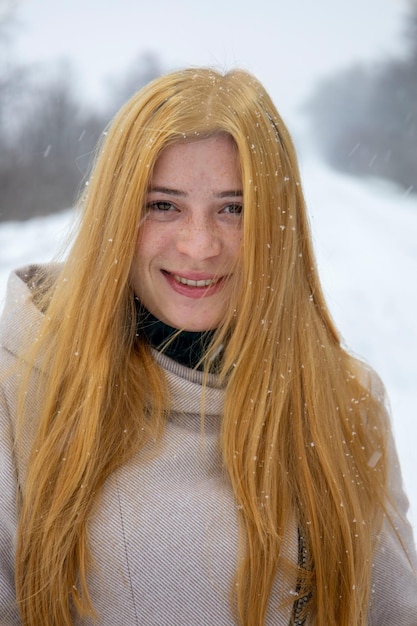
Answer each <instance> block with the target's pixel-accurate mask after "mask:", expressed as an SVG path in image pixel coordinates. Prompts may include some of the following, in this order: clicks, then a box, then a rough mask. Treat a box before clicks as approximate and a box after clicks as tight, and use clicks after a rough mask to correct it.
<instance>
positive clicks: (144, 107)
mask: <svg viewBox="0 0 417 626" xmlns="http://www.w3.org/2000/svg"><path fill="white" fill-rule="evenodd" d="M218 132H223V133H228V134H229V135H230V136H231V137H232V138H233V140H234V142H235V144H236V147H237V151H238V155H239V161H240V168H241V174H242V184H243V195H244V213H243V232H242V250H241V255H240V258H239V272H238V274H239V279H238V282H237V283H236V286H235V287H236V288H235V295H234V297H233V298H232V299H231V302H230V307H229V310H228V312H227V314H226V315H225V319H224V322H223V323H222V325H221V327H220V328H219V329H218V330H217V334H216V337H215V339H214V342H213V345H212V347H211V351H214V350H216V349H217V347H218V345H219V344H220V343H224V344H225V345H226V348H225V352H224V358H223V362H222V371H221V372H220V377H221V378H222V380H223V381H224V383H225V408H224V418H223V425H222V432H221V446H222V451H223V460H224V464H225V467H226V468H227V471H228V474H229V477H230V481H231V484H232V487H233V490H234V493H235V498H236V501H237V503H238V505H239V511H240V530H241V544H242V550H243V558H242V559H241V560H240V565H239V569H238V571H237V572H236V583H237V584H236V590H237V591H236V598H235V602H236V607H237V615H238V618H239V621H240V623H241V624H242V625H243V626H261V625H262V624H264V622H265V615H266V609H267V606H268V599H269V597H270V593H271V587H272V584H273V581H274V578H275V577H276V574H277V570H278V568H279V567H280V566H282V567H285V563H284V559H283V558H281V549H282V544H283V539H284V537H285V533H286V530H287V529H288V527H289V525H290V522H291V520H292V519H294V517H295V518H296V520H297V524H298V527H299V529H300V534H301V536H302V538H303V545H305V547H306V551H305V554H306V558H305V559H304V561H303V563H301V564H300V567H299V569H298V581H299V595H300V597H301V598H305V601H306V602H305V603H306V607H307V610H308V612H309V615H310V616H311V618H312V619H313V620H315V622H314V623H316V624H319V625H320V626H324V625H326V626H332V625H333V626H336V625H337V626H360V625H362V626H364V625H365V624H366V614H367V606H368V599H369V593H370V575H371V563H372V549H373V537H374V535H375V534H376V532H377V530H378V527H379V524H380V523H381V517H382V512H381V511H382V507H381V501H382V497H383V489H384V484H385V452H384V450H385V441H384V438H385V428H384V424H383V410H382V407H381V406H380V403H379V400H378V399H376V398H374V397H373V396H372V395H371V394H370V393H369V390H368V383H367V381H366V380H365V379H364V376H363V373H361V367H360V366H359V365H358V364H357V363H356V361H355V360H354V359H353V358H352V357H350V356H349V354H347V353H346V351H345V350H344V349H343V348H342V347H341V344H340V339H339V336H338V333H337V331H336V329H335V327H334V325H333V323H332V320H331V319H330V316H329V313H328V310H327V308H326V304H325V301H324V298H323V295H322V291H321V288H320V283H319V280H318V277H317V272H316V267H315V262H314V256H313V252H312V246H311V238H310V233H309V226H308V220H307V216H306V208H305V202H304V199H303V194H302V189H301V184H300V176H299V171H298V166H297V160H296V156H295V151H294V147H293V145H292V142H291V138H290V136H289V134H288V131H287V129H286V127H285V125H284V123H283V121H282V119H281V118H280V116H279V115H278V113H277V111H276V109H275V107H274V105H273V103H272V101H271V99H270V97H269V96H268V94H267V93H266V91H265V89H264V88H263V87H262V85H261V84H260V83H259V82H258V81H257V80H256V79H255V78H254V77H252V76H251V75H249V74H248V73H246V72H243V71H232V72H229V73H227V74H225V75H222V74H220V73H218V72H216V71H214V70H211V69H187V70H184V71H178V72H174V73H172V74H169V75H166V76H164V77H162V78H159V79H156V80H155V81H153V82H152V83H150V84H149V85H148V86H146V87H145V88H144V89H142V90H141V91H140V92H139V93H138V94H136V95H135V96H134V97H133V98H132V99H131V100H130V101H129V102H128V103H127V104H126V105H125V106H124V107H123V108H122V109H121V111H120V112H119V114H118V115H117V116H116V118H115V120H114V121H113V123H112V124H111V126H110V128H109V130H108V133H107V136H106V137H105V140H104V142H103V143H102V145H101V146H100V148H99V152H98V156H97V160H96V164H95V167H94V169H93V171H92V176H91V179H90V181H89V185H88V187H87V191H86V193H85V196H84V197H83V198H82V199H81V201H80V202H81V205H82V219H81V224H80V228H79V232H78V235H77V238H76V239H75V242H74V245H73V247H72V249H71V252H70V254H69V256H68V259H67V261H66V262H65V264H64V266H63V268H62V271H61V272H60V274H59V276H58V278H57V279H56V280H55V282H54V283H53V284H48V285H47V286H45V283H44V282H42V281H40V283H39V287H38V289H37V290H35V292H34V297H35V299H36V300H37V301H39V306H40V307H41V308H42V309H43V310H44V311H45V312H46V314H45V316H44V322H43V326H42V329H41V333H40V337H39V341H38V343H37V346H36V355H35V354H34V353H32V354H31V355H29V356H28V355H26V360H28V359H29V361H30V362H32V363H33V362H34V358H35V356H36V358H37V359H41V361H42V371H43V372H44V376H43V380H42V389H41V393H42V397H41V399H40V401H41V411H40V418H39V426H38V431H37V435H36V438H35V441H34V444H33V451H32V454H31V457H30V461H29V469H28V472H27V480H26V484H25V487H24V491H23V496H22V505H21V515H20V525H19V532H18V547H17V556H16V587H17V597H18V601H19V605H20V611H21V616H22V621H23V623H24V624H25V626H34V625H35V624H36V625H37V624H40V623H41V624H42V625H43V626H67V625H68V626H69V625H70V624H72V621H71V620H72V618H71V615H72V611H74V610H75V611H78V612H79V613H80V614H81V615H86V614H91V613H92V612H93V607H92V605H91V601H90V597H89V594H88V587H87V572H88V566H89V546H88V541H87V533H86V525H87V520H88V518H89V516H90V515H91V512H92V509H93V507H94V503H95V501H96V500H97V498H98V497H99V494H100V488H101V486H102V485H103V483H104V481H105V480H106V478H107V477H108V476H109V474H110V473H111V472H113V471H114V470H115V468H117V467H119V466H120V465H122V464H123V463H125V462H126V460H127V459H129V458H130V457H131V456H132V455H133V454H135V453H136V452H137V451H138V449H139V448H140V447H141V446H143V445H145V443H147V442H148V441H149V440H150V439H155V438H156V439H157V438H158V437H160V436H161V434H162V432H163V427H164V420H165V415H166V411H167V410H168V409H169V406H168V405H167V403H166V400H165V398H166V394H167V390H166V388H165V384H164V381H163V378H161V376H160V370H159V366H158V365H157V364H156V363H155V361H154V360H153V358H152V357H151V355H150V352H149V348H148V347H147V346H146V344H145V343H144V342H143V341H141V340H140V338H137V337H136V333H135V324H136V318H135V311H134V307H133V293H132V288H131V286H130V284H129V270H130V267H131V263H132V259H133V256H134V252H135V244H136V240H137V232H138V227H139V228H140V223H141V220H142V219H143V218H144V215H145V208H144V207H145V196H146V193H147V189H148V186H149V182H150V177H151V175H152V170H153V167H154V164H155V161H156V159H157V158H158V155H159V154H160V152H161V151H162V150H163V149H164V148H165V147H166V146H167V145H169V144H171V143H174V142H176V141H195V140H198V139H199V138H202V137H207V136H211V135H213V134H215V133H218ZM42 285H43V286H42ZM209 353H210V350H209ZM22 394H23V392H22ZM21 413H24V402H23V401H22V402H21ZM23 419H24V415H23ZM374 453H375V454H376V455H377V456H378V457H380V460H379V462H378V463H377V464H376V465H375V467H372V468H371V467H370V465H369V459H370V458H371V457H372V455H373V454H374ZM64 458H65V463H64V462H63V461H62V460H63V459H64ZM375 458H376V457H375ZM39 520H41V522H39Z"/></svg>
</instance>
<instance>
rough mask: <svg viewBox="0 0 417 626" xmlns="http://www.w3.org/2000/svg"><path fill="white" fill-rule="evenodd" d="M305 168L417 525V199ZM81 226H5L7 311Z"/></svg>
mask: <svg viewBox="0 0 417 626" xmlns="http://www.w3.org/2000/svg"><path fill="white" fill-rule="evenodd" d="M301 171H302V178H303V182H304V190H305V194H306V197H307V202H308V206H309V211H310V217H311V223H312V229H313V234H314V239H315V242H316V252H317V257H318V262H319V268H320V271H321V277H322V282H323V285H324V289H325V293H326V295H327V298H328V303H329V305H330V309H331V311H332V313H333V317H334V319H335V320H336V323H337V325H338V327H339V328H340V330H341V332H342V335H343V337H344V339H345V342H346V344H347V345H348V346H350V348H351V349H352V351H353V352H354V353H355V354H356V355H358V356H360V357H362V358H363V359H365V360H366V361H367V362H368V363H370V364H371V365H372V366H373V367H374V368H375V369H376V370H377V371H378V372H379V374H380V376H381V377H382V379H383V381H384V382H385V385H386V387H387V390H388V395H389V398H390V401H391V407H392V413H393V429H394V433H395V437H396V441H397V447H398V450H399V455H400V460H401V464H402V468H403V475H404V481H405V485H406V490H407V492H408V495H409V498H410V502H411V511H410V519H411V520H412V522H413V524H414V527H415V528H417V481H416V480H415V478H414V476H415V469H414V468H415V466H416V462H415V457H416V449H415V448H416V445H417V422H416V417H417V415H416V407H417V365H416V355H417V325H416V311H417V198H416V197H415V196H414V197H413V196H408V197H407V196H405V195H404V194H403V193H402V192H399V191H397V190H396V189H395V188H394V187H392V186H390V185H387V184H386V183H383V182H381V181H367V182H365V181H358V180H356V179H353V178H348V177H346V176H343V175H339V174H336V173H334V172H331V171H330V170H328V169H327V168H326V167H325V166H323V165H322V164H320V163H319V162H318V161H317V160H316V159H314V158H312V157H311V156H309V155H308V154H306V155H304V157H303V158H301ZM71 222H72V215H71V213H70V212H67V213H63V214H60V215H55V216H52V217H49V218H42V219H34V220H30V221H28V222H24V223H15V222H7V223H3V224H1V223H0V306H2V304H3V301H4V293H5V288H6V281H7V276H8V274H9V272H10V270H11V269H12V268H14V267H18V266H21V265H23V264H25V263H28V262H39V261H47V260H49V259H51V258H52V257H53V256H54V254H55V253H56V251H57V250H58V249H59V248H60V247H61V245H62V243H63V241H64V240H65V235H66V232H67V228H68V225H69V224H70V223H71Z"/></svg>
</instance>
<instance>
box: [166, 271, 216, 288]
mask: <svg viewBox="0 0 417 626" xmlns="http://www.w3.org/2000/svg"><path fill="white" fill-rule="evenodd" d="M171 276H172V277H173V278H174V280H175V281H176V282H177V283H179V284H180V285H187V287H212V286H213V285H216V284H217V283H218V282H219V280H220V278H208V279H206V280H191V279H189V278H184V277H183V276H179V274H171Z"/></svg>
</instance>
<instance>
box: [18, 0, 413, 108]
mask: <svg viewBox="0 0 417 626" xmlns="http://www.w3.org/2000/svg"><path fill="white" fill-rule="evenodd" d="M406 9H407V0H285V1H282V0H209V1H208V2H205V1H204V0H145V1H144V0H62V1H59V2H57V0H18V10H17V17H18V19H19V24H18V28H17V31H16V32H17V37H16V45H15V53H16V54H17V55H18V56H19V57H20V59H21V60H23V61H24V62H38V61H44V60H49V61H50V60H52V59H55V60H56V59H59V58H68V59H71V60H72V62H73V63H74V65H75V68H76V75H77V76H78V77H79V79H80V90H81V91H82V92H83V93H84V94H85V95H86V96H88V97H90V98H91V97H94V98H99V97H100V96H101V95H102V94H103V84H104V83H105V81H106V80H107V79H109V78H110V77H115V76H117V75H118V74H120V73H122V72H124V71H125V70H126V68H127V67H129V66H130V65H131V64H132V62H133V61H134V59H135V58H137V57H138V56H139V54H140V53H142V52H146V51H152V52H154V53H155V54H156V55H158V57H159V58H160V60H161V62H162V65H163V67H166V68H167V69H171V68H174V67H184V66H187V65H212V66H213V65H214V66H217V67H220V68H223V69H228V68H230V67H233V66H240V67H244V68H246V69H248V70H250V71H251V72H253V73H254V74H255V75H257V76H258V78H260V79H261V80H262V81H263V82H264V84H265V86H266V87H267V89H268V90H269V91H270V93H271V95H272V97H273V98H274V100H275V103H276V104H277V107H278V109H279V110H280V111H281V113H282V114H283V115H284V117H285V116H286V115H288V114H290V113H291V112H292V111H294V110H296V108H297V105H298V104H299V103H300V102H302V101H303V99H304V98H305V97H306V95H308V93H309V91H310V89H311V86H312V85H313V84H314V82H315V81H316V80H317V78H319V77H321V76H326V75H328V74H329V73H333V72H334V71H336V70H337V69H338V68H343V67H346V66H347V65H349V64H351V63H352V62H355V61H357V62H371V61H377V60H380V59H383V58H385V57H387V56H390V55H398V54H400V53H401V50H402V45H403V41H402V32H403V29H404V15H405V13H406Z"/></svg>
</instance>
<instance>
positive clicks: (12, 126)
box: [0, 0, 161, 221]
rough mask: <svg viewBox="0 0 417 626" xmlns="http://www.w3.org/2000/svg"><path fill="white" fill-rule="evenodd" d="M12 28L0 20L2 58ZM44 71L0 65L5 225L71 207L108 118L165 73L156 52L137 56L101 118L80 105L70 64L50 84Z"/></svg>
mask: <svg viewBox="0 0 417 626" xmlns="http://www.w3.org/2000/svg"><path fill="white" fill-rule="evenodd" d="M1 1H2V0H0V2H1ZM0 6H1V5H0ZM8 24H9V18H8V20H7V24H6V21H3V22H2V21H1V18H0V57H1V58H4V57H3V55H1V51H2V49H3V48H4V46H5V45H6V40H5V37H2V33H3V32H4V33H5V32H6V30H7V29H6V26H7V28H8ZM9 58H10V57H9ZM45 72H46V70H45V67H44V66H41V67H38V68H34V67H31V68H17V67H16V66H14V65H13V64H12V63H8V66H7V68H6V67H4V68H3V64H2V62H1V61H0V146H1V149H0V221H2V220H20V219H27V218H30V217H34V216H37V215H45V214H48V213H51V212H55V211H59V210H63V209H67V208H69V207H71V206H72V205H73V203H74V200H75V199H76V197H77V195H78V193H79V191H80V188H81V186H82V183H83V182H84V180H85V177H86V174H87V173H88V168H89V165H90V162H91V159H92V156H93V154H94V151H95V147H96V145H97V143H98V140H99V138H100V136H101V134H102V132H103V130H104V128H105V127H106V126H107V124H108V121H109V119H110V117H111V116H112V115H113V113H114V112H115V110H116V109H117V108H118V107H119V106H120V105H121V104H122V103H123V102H124V101H125V100H127V99H128V98H129V97H130V96H131V95H132V94H133V93H134V92H135V91H137V90H138V89H139V88H140V87H142V86H143V85H144V84H145V83H147V82H148V81H149V80H151V79H152V78H154V77H155V76H157V75H158V74H160V73H161V69H160V64H159V61H158V59H157V57H156V56H155V55H153V54H152V53H144V54H142V55H141V56H139V58H138V59H137V61H136V62H135V63H134V64H133V65H132V67H131V68H130V69H129V71H127V73H126V74H125V75H123V77H121V78H119V79H118V80H117V81H113V88H112V92H111V105H109V107H108V109H107V110H106V111H104V112H103V111H95V110H89V109H88V108H87V107H86V105H84V104H82V103H81V102H80V99H79V97H78V90H77V87H76V81H75V77H74V74H73V72H72V69H71V66H70V65H69V64H68V63H63V64H61V65H58V67H57V69H56V71H55V73H54V74H50V75H49V78H48V79H47V80H45V79H44V78H43V76H44V74H45Z"/></svg>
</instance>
